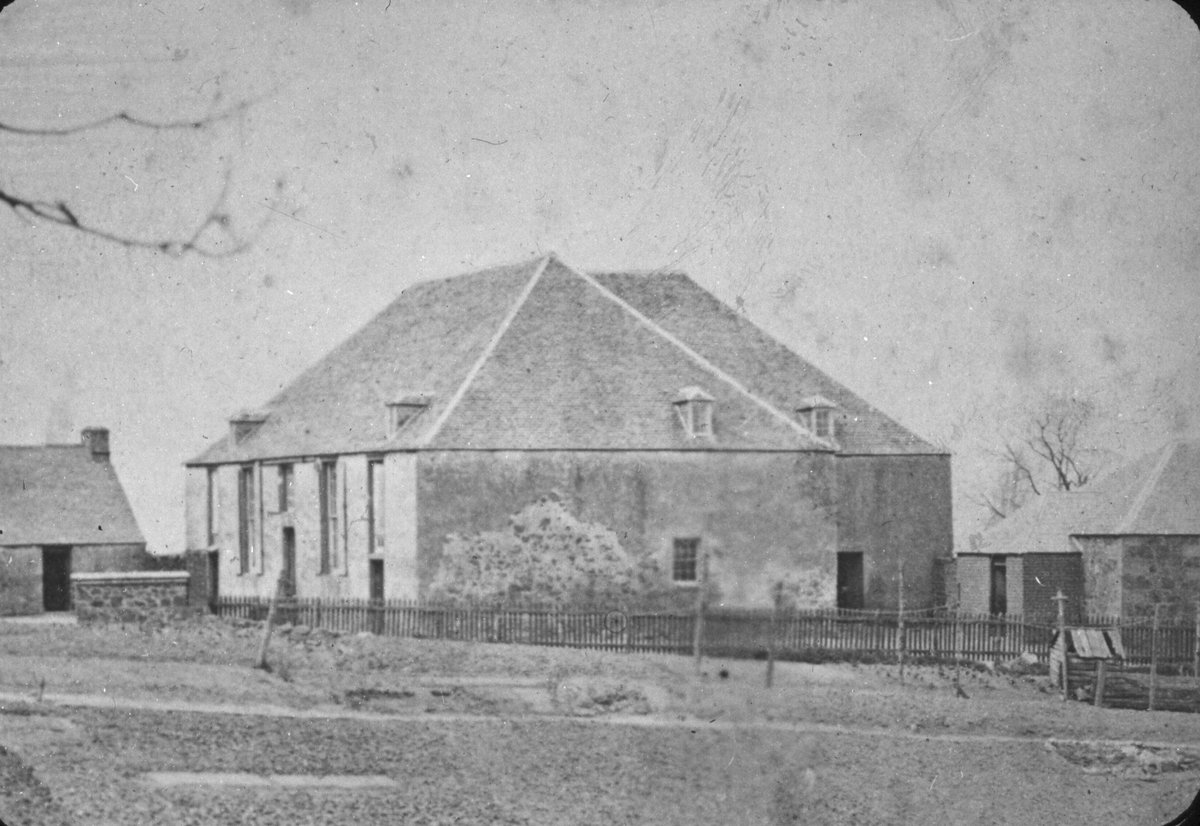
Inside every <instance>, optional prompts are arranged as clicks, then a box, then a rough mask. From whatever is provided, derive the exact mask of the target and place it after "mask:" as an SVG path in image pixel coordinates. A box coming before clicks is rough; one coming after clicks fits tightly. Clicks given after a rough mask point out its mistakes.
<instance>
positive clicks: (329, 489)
mask: <svg viewBox="0 0 1200 826" xmlns="http://www.w3.org/2000/svg"><path fill="white" fill-rule="evenodd" d="M317 486H318V491H317V496H318V499H319V500H320V508H319V509H320V512H321V513H320V518H321V573H323V574H327V573H329V572H330V571H332V570H333V567H334V566H335V565H337V551H338V548H337V546H338V537H339V536H340V534H339V533H338V477H337V461H336V460H334V461H328V462H321V463H320V465H319V466H318V483H317Z"/></svg>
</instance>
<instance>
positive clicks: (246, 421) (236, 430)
mask: <svg viewBox="0 0 1200 826" xmlns="http://www.w3.org/2000/svg"><path fill="white" fill-rule="evenodd" d="M268 415H270V414H268V413H267V412H266V411H263V410H242V411H239V412H237V413H235V414H233V415H232V416H230V417H229V433H230V435H231V436H233V443H234V444H241V443H242V442H244V441H245V440H246V439H249V438H250V437H251V436H252V435H254V432H255V431H256V430H258V428H259V426H260V425H261V424H262V423H263V422H265V421H266V420H267V416H268Z"/></svg>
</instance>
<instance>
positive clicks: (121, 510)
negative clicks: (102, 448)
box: [0, 445, 146, 546]
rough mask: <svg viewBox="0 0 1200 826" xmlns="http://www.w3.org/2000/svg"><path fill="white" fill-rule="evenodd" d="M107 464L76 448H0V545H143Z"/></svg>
mask: <svg viewBox="0 0 1200 826" xmlns="http://www.w3.org/2000/svg"><path fill="white" fill-rule="evenodd" d="M145 541H146V540H145V538H144V537H143V536H142V532H141V531H140V530H139V529H138V525H137V520H136V519H134V516H133V511H132V510H131V509H130V507H129V500H128V499H126V497H125V491H124V489H122V487H121V482H120V480H119V479H118V478H117V474H116V471H115V470H114V469H113V466H112V465H111V464H109V463H108V462H98V461H96V460H94V459H93V458H92V454H91V452H90V450H89V449H88V448H87V447H85V446H82V445H38V446H23V445H0V546H3V545H85V544H144V543H145Z"/></svg>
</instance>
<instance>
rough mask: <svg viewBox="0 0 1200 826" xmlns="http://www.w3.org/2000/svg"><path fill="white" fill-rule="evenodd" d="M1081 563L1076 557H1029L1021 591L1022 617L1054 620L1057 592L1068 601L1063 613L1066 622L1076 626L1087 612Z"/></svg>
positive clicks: (1055, 555) (1050, 555) (1045, 555)
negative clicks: (1022, 594)
mask: <svg viewBox="0 0 1200 826" xmlns="http://www.w3.org/2000/svg"><path fill="white" fill-rule="evenodd" d="M1083 579H1084V577H1083V562H1082V560H1081V559H1080V555H1079V554H1072V553H1068V554H1029V555H1027V556H1026V557H1025V571H1024V576H1023V577H1022V582H1021V588H1022V591H1023V592H1024V606H1023V611H1022V613H1023V614H1025V616H1027V617H1042V618H1047V619H1049V618H1055V617H1057V616H1058V604H1057V603H1056V602H1055V601H1054V595H1055V594H1056V593H1058V592H1059V591H1062V592H1063V596H1065V597H1066V598H1067V602H1066V604H1065V605H1064V606H1063V611H1064V612H1065V614H1066V618H1067V621H1068V622H1077V621H1079V620H1080V619H1081V618H1082V615H1083V614H1084V613H1085V612H1086V610H1087V606H1086V604H1085V603H1084V590H1083Z"/></svg>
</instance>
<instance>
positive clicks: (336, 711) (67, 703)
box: [0, 677, 1197, 749]
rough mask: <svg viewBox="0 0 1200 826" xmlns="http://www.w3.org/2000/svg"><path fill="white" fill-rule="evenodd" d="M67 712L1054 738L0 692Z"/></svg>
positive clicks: (6, 699)
mask: <svg viewBox="0 0 1200 826" xmlns="http://www.w3.org/2000/svg"><path fill="white" fill-rule="evenodd" d="M460 682H461V680H458V679H456V678H453V677H449V678H445V679H440V680H439V679H429V678H426V679H425V680H424V681H423V684H425V685H455V684H456V683H460ZM474 684H475V685H477V686H479V685H484V686H505V685H508V684H512V685H519V686H532V685H534V681H531V680H513V681H503V680H479V681H475V682H474ZM43 704H44V705H45V706H48V707H55V706H60V707H66V708H98V709H106V710H117V711H154V712H184V713H191V714H219V715H228V716H235V717H270V718H275V719H293V720H359V721H380V722H389V723H403V722H405V721H414V722H421V723H422V724H424V723H478V724H480V725H505V724H508V723H510V722H514V721H516V722H529V721H532V720H539V721H545V722H558V723H567V722H570V723H586V724H594V725H613V726H630V727H636V728H665V729H685V730H689V731H692V732H695V731H700V730H706V731H740V732H744V731H772V732H786V733H793V734H831V735H837V734H853V735H857V736H870V737H888V738H894V739H900V740H921V741H938V742H945V743H987V742H996V743H1046V742H1050V741H1053V740H1054V739H1056V738H1047V737H1044V736H1035V735H1009V734H997V733H994V732H977V733H970V734H964V733H954V732H926V731H920V730H916V731H913V730H911V729H895V728H882V727H879V726H859V725H853V724H844V725H830V724H827V723H803V722H794V721H778V720H746V721H727V720H721V719H712V720H705V719H702V718H695V717H687V716H683V715H663V714H595V715H582V716H581V715H571V714H549V713H541V714H521V715H503V716H499V717H497V716H488V715H482V714H467V713H460V712H425V713H419V714H418V713H412V714H389V713H383V712H376V711H357V710H354V709H347V708H343V707H340V706H325V707H318V708H307V709H296V708H289V707H287V706H281V705H273V704H267V703H262V704H253V705H228V704H222V703H195V702H183V701H177V700H145V699H129V698H124V697H116V696H109V695H94V694H45V695H43V697H42V699H41V703H37V702H31V698H30V697H29V696H28V695H22V694H14V693H10V692H0V712H2V710H3V709H4V708H6V707H13V706H16V707H24V708H30V709H33V710H36V709H37V708H38V706H39V705H43ZM1086 742H1088V743H1090V744H1094V745H1096V746H1107V747H1112V748H1120V747H1122V746H1127V745H1132V744H1133V743H1135V742H1136V744H1137V745H1139V746H1142V747H1147V748H1154V749H1196V748H1197V744H1196V743H1194V742H1174V741H1165V740H1157V741H1148V740H1142V739H1139V740H1136V741H1133V740H1114V739H1103V738H1099V739H1097V738H1089V739H1088V740H1087V741H1086Z"/></svg>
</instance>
